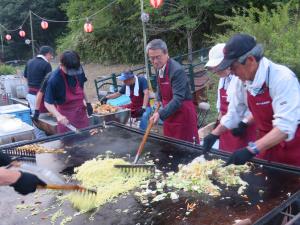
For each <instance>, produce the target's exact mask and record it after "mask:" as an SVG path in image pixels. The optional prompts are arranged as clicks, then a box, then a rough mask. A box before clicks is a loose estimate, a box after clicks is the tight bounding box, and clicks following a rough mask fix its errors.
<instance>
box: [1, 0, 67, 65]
mask: <svg viewBox="0 0 300 225" xmlns="http://www.w3.org/2000/svg"><path fill="white" fill-rule="evenodd" d="M66 1H67V0H51V1H49V0H1V1H0V15H1V16H0V23H1V24H2V25H4V26H5V27H6V28H8V29H10V30H12V29H17V28H18V26H20V25H21V24H22V22H23V21H24V20H25V18H26V17H27V16H28V14H29V10H31V11H33V12H35V13H36V14H38V15H40V16H42V17H44V18H47V19H55V20H66V19H67V18H66V15H65V14H64V12H63V11H62V10H61V9H60V5H61V4H62V3H63V2H66ZM32 19H33V31H34V35H33V36H34V40H35V47H36V50H38V48H39V47H40V46H41V45H45V44H47V45H51V46H54V44H55V39H56V38H57V36H59V35H60V34H61V33H62V32H65V29H66V24H65V23H55V24H54V23H49V28H48V29H47V30H42V29H41V26H40V23H41V19H40V18H38V17H36V16H34V15H33V17H32ZM22 28H23V30H24V31H25V32H26V37H25V39H26V38H29V39H30V24H29V19H28V20H27V21H26V22H25V24H24V25H23V27H22ZM0 29H1V28H0ZM1 33H2V35H5V34H6V33H7V31H6V30H4V29H3V28H2V29H1ZM9 33H10V34H11V35H12V40H11V41H10V42H5V59H6V60H10V59H24V58H29V57H31V56H32V55H31V46H29V45H26V44H25V42H24V38H21V37H19V35H18V30H17V31H15V32H9Z"/></svg>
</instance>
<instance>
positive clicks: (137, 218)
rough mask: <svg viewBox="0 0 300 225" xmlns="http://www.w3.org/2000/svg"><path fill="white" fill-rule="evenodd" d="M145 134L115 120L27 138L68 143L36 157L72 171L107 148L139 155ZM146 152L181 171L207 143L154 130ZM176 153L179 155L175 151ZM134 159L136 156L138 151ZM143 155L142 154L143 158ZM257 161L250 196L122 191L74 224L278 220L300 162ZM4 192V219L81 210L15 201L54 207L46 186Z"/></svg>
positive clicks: (299, 178) (258, 224) (0, 206)
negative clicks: (151, 197) (174, 197)
mask: <svg viewBox="0 0 300 225" xmlns="http://www.w3.org/2000/svg"><path fill="white" fill-rule="evenodd" d="M92 128H97V129H101V130H102V132H99V133H98V134H96V135H93V136H91V135H90V133H89V130H90V129H92ZM142 134H143V133H142V132H141V131H139V130H136V129H133V128H129V127H126V126H123V125H121V124H118V123H115V122H112V123H109V124H108V127H106V128H103V127H102V126H100V125H98V126H94V127H90V128H88V129H85V130H84V131H83V132H82V133H80V134H74V133H72V132H69V133H66V134H63V135H54V136H51V137H50V138H44V139H40V140H37V141H34V142H27V143H23V144H30V143H36V142H39V143H43V144H44V145H46V146H48V147H60V148H61V147H63V148H64V149H65V150H66V151H67V154H57V155H55V154H52V155H51V154H38V155H36V162H37V164H38V165H42V166H45V167H47V168H50V169H52V170H54V171H57V172H60V173H64V174H70V173H72V172H73V168H74V167H76V166H79V165H81V164H82V163H83V162H85V161H86V160H89V159H92V158H94V157H96V156H97V155H99V154H104V153H105V151H107V150H110V151H113V152H114V153H115V155H116V156H117V157H126V156H128V154H130V155H131V156H134V154H135V151H136V149H137V147H138V145H139V143H140V141H141V138H142ZM19 145H20V144H12V145H6V146H2V147H1V149H2V150H3V151H5V150H6V149H13V148H15V147H16V146H19ZM145 152H150V154H149V156H150V159H153V160H154V161H155V164H156V166H157V168H158V169H160V170H162V171H163V172H164V173H166V172H169V171H176V170H177V168H178V164H180V163H181V164H182V163H183V164H186V163H189V162H190V161H191V160H192V159H193V158H195V157H197V156H199V155H201V154H202V148H201V146H197V145H193V144H190V143H187V142H184V141H178V140H175V139H170V138H165V137H161V136H159V135H156V134H151V135H150V137H149V140H148V142H147V143H146V145H145ZM170 155H172V156H173V157H169V156H170ZM227 157H228V155H227V154H226V153H223V152H219V151H213V154H211V155H210V156H209V158H222V159H226V158H227ZM155 159H159V160H155ZM129 160H133V157H131V158H130V159H129ZM143 160H144V159H143V158H141V161H143ZM254 162H255V163H254V167H253V169H252V173H249V174H245V175H242V178H243V179H244V180H245V181H247V182H248V183H249V184H250V185H249V187H248V188H247V189H246V192H245V194H246V195H247V196H248V199H247V200H246V199H244V198H242V197H241V196H239V195H238V194H237V192H236V189H234V188H233V189H229V190H224V191H223V192H222V197H223V198H220V197H219V198H212V197H209V196H207V195H200V194H195V193H182V195H181V197H180V199H179V201H177V202H172V201H171V200H169V199H165V200H163V201H160V202H158V203H153V204H151V205H150V206H144V205H143V204H141V203H140V202H139V200H138V199H137V198H136V197H135V196H134V195H133V194H129V195H128V196H127V197H125V198H123V197H119V198H118V199H117V202H115V203H109V204H106V205H105V206H104V207H102V208H100V209H99V210H97V211H96V212H94V213H95V214H94V220H89V217H90V215H91V213H92V212H91V213H87V214H84V215H80V216H76V217H74V218H73V220H72V222H70V223H69V224H101V225H111V224H124V225H125V224H126V225H128V224H140V225H141V224H145V225H146V224H147V225H150V224H151V225H165V224H172V225H186V224H188V225H193V224H203V225H206V224H207V225H211V224H220V225H221V224H233V223H234V221H235V220H237V219H240V220H244V219H248V218H249V219H251V221H252V223H253V224H255V225H262V224H264V225H271V224H272V225H275V223H274V222H272V219H273V218H274V216H278V215H279V214H280V212H281V210H282V209H279V208H278V209H277V208H276V207H277V206H279V205H280V204H282V203H283V202H284V201H286V200H288V201H289V200H291V198H296V197H294V195H293V194H295V193H296V192H297V191H298V190H299V187H300V168H296V167H290V166H286V165H282V164H274V163H268V162H265V161H262V160H255V161H254ZM259 190H263V194H262V195H261V194H259ZM133 192H134V191H133ZM0 196H1V203H0V216H1V218H2V223H3V224H22V225H27V224H32V223H33V224H50V222H49V219H48V220H45V219H43V218H44V217H45V216H47V215H49V214H50V213H54V212H56V211H57V210H58V209H63V210H64V214H65V215H73V214H74V213H75V210H74V209H72V207H71V206H70V205H69V204H68V203H64V204H63V205H61V206H57V207H55V208H54V209H50V210H49V211H47V212H45V213H41V214H39V215H37V216H28V214H30V212H24V211H22V212H20V213H18V214H17V213H16V209H15V206H14V205H16V204H20V202H21V201H22V200H24V201H25V203H27V204H28V203H34V202H39V204H38V206H37V207H38V208H41V209H44V208H49V207H51V206H52V205H53V204H54V202H55V194H54V195H50V194H46V193H45V192H42V194H41V196H40V197H39V198H34V195H29V196H26V197H22V198H21V199H22V200H20V196H19V195H17V194H16V193H14V192H13V191H12V190H11V189H9V188H8V187H1V191H0ZM291 196H292V197H291ZM187 202H189V203H191V202H193V203H196V204H197V207H196V209H195V210H194V211H193V212H192V213H191V214H190V215H188V216H186V215H185V213H186V205H187ZM275 208H276V209H275ZM125 209H128V212H126V213H124V212H123V211H124V210H125ZM296 210H298V209H296ZM281 216H282V215H281ZM24 217H27V219H24ZM276 221H278V220H276Z"/></svg>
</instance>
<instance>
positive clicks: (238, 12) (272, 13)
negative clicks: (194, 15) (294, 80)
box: [213, 1, 300, 75]
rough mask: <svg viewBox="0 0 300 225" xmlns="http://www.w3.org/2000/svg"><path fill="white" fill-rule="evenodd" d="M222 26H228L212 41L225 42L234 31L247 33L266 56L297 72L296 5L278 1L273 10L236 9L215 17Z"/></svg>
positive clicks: (299, 27)
mask: <svg viewBox="0 0 300 225" xmlns="http://www.w3.org/2000/svg"><path fill="white" fill-rule="evenodd" d="M218 17H219V18H221V19H222V20H223V22H222V23H221V25H225V26H227V27H230V29H228V30H227V32H226V33H225V34H218V35H215V36H214V37H213V41H214V42H220V41H226V40H228V39H229V37H230V36H232V35H233V34H234V33H247V34H251V35H253V36H255V37H256V38H257V40H258V42H260V43H262V44H263V46H264V49H265V55H266V56H267V57H269V58H270V59H271V60H273V61H274V62H277V63H282V64H285V65H287V66H289V67H290V68H291V69H292V70H294V71H295V72H296V73H297V74H298V75H300V61H299V58H300V41H299V37H300V10H299V4H298V3H296V1H295V2H293V1H292V2H289V3H286V4H283V3H278V4H276V7H275V8H274V9H271V10H270V9H268V8H267V7H263V8H262V9H258V8H257V7H250V8H239V9H235V10H234V15H233V16H218Z"/></svg>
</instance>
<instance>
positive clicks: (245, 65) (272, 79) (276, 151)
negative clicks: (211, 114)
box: [218, 34, 300, 166]
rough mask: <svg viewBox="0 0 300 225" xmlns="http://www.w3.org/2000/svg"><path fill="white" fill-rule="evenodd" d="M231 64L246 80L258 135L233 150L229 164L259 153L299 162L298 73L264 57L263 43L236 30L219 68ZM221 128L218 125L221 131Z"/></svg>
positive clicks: (287, 161) (248, 97) (292, 163)
mask: <svg viewBox="0 0 300 225" xmlns="http://www.w3.org/2000/svg"><path fill="white" fill-rule="evenodd" d="M229 67H230V69H231V71H232V73H234V74H235V75H236V76H238V77H239V78H240V79H241V80H242V81H244V82H245V83H246V88H247V100H246V101H247V104H248V106H249V109H250V111H251V113H252V115H253V118H254V120H255V122H256V124H257V128H258V131H259V139H258V140H256V141H255V142H249V143H248V146H247V147H246V148H243V149H240V150H238V151H236V152H234V153H233V154H232V155H231V157H230V158H229V160H228V162H227V164H231V163H234V164H244V163H245V162H246V161H248V160H250V159H251V158H252V157H254V156H256V155H257V156H258V157H259V158H263V159H265V160H268V161H273V162H279V163H285V164H290V165H294V166H300V128H299V123H300V86H299V82H298V79H297V77H296V76H295V74H294V73H293V72H292V71H291V70H290V69H288V68H287V67H285V66H282V65H278V64H275V63H273V62H272V61H270V60H268V59H267V58H265V57H263V49H262V47H261V45H259V44H257V43H256V40H255V38H253V37H252V36H250V35H246V34H237V35H235V36H233V37H232V38H231V39H230V40H229V41H228V42H227V43H226V46H225V48H224V59H223V60H222V62H221V64H220V65H219V66H218V70H224V69H226V68H229ZM222 131H224V129H223V128H222V127H221V126H219V129H218V132H219V134H220V133H222Z"/></svg>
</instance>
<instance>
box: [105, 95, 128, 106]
mask: <svg viewBox="0 0 300 225" xmlns="http://www.w3.org/2000/svg"><path fill="white" fill-rule="evenodd" d="M130 103H131V100H130V98H129V97H128V96H126V95H121V96H120V97H118V98H114V99H109V100H108V101H107V104H109V105H112V106H122V105H127V104H130Z"/></svg>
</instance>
